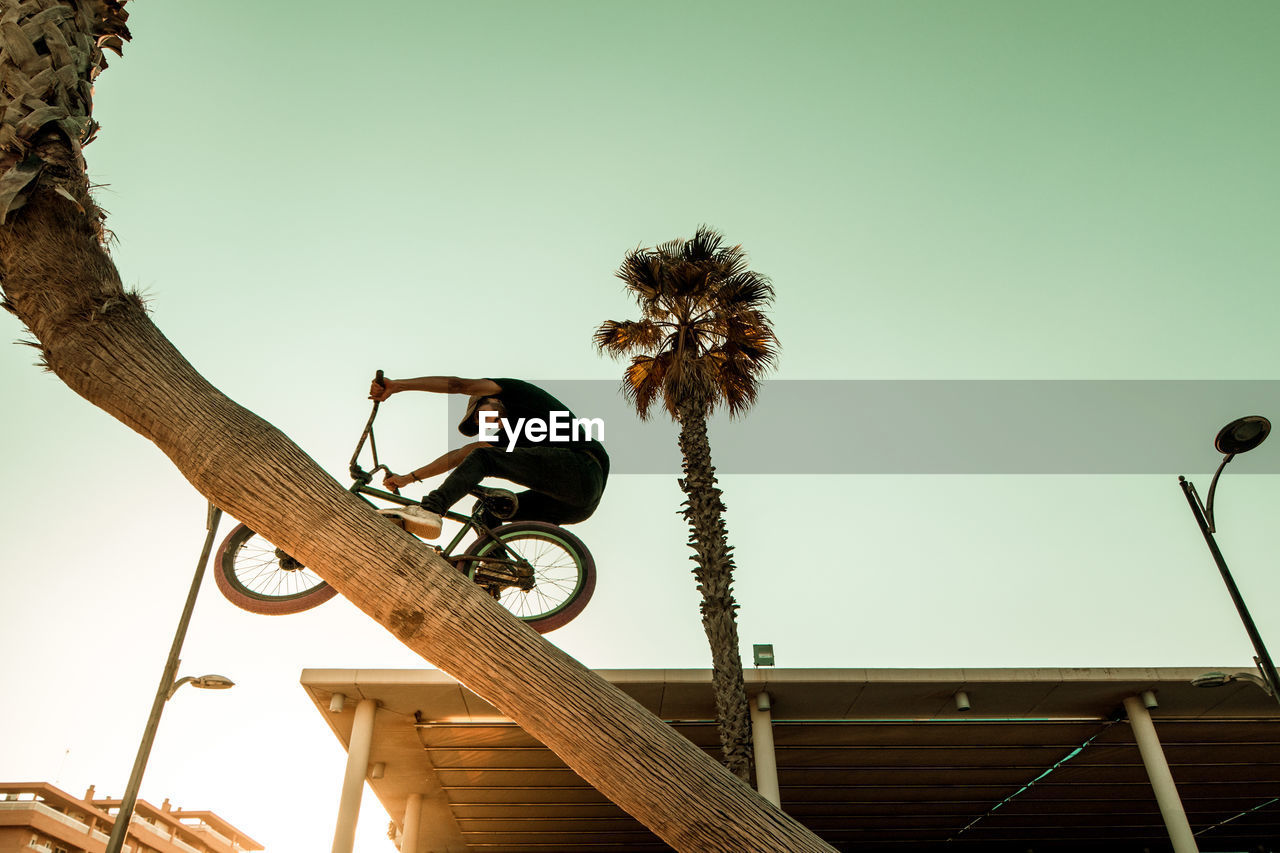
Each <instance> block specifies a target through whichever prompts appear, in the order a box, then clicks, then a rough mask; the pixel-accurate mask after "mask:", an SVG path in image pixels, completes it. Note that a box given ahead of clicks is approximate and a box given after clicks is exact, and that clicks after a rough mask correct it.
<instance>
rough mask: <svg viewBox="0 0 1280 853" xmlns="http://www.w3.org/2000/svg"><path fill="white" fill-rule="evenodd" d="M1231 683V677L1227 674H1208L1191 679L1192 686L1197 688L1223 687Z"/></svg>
mask: <svg viewBox="0 0 1280 853" xmlns="http://www.w3.org/2000/svg"><path fill="white" fill-rule="evenodd" d="M1230 681H1231V676H1229V675H1227V674H1226V673H1225V672H1206V673H1205V674H1204V675H1197V676H1196V677H1195V678H1193V679H1191V684H1192V685H1193V686H1195V687H1221V686H1222V685H1224V684H1228V683H1230Z"/></svg>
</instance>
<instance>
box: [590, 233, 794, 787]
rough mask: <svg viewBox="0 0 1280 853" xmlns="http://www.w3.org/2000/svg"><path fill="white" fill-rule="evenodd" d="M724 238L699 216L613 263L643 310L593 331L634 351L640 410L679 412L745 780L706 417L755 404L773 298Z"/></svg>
mask: <svg viewBox="0 0 1280 853" xmlns="http://www.w3.org/2000/svg"><path fill="white" fill-rule="evenodd" d="M723 242H724V238H723V237H722V236H721V235H720V234H718V233H716V232H715V231H713V230H711V229H710V228H707V227H706V226H705V225H704V226H702V227H700V228H699V229H698V230H697V233H695V234H694V235H693V238H692V239H690V240H685V241H680V240H673V241H671V242H668V243H664V244H662V245H661V246H658V247H656V248H654V249H635V250H633V251H631V252H629V253H628V254H627V256H626V258H625V259H624V260H623V262H622V266H621V267H620V268H619V269H618V272H617V275H618V278H620V279H622V280H623V281H624V282H626V289H627V290H628V291H629V292H630V293H631V295H632V296H634V297H635V299H636V302H637V304H638V305H639V307H640V319H639V320H626V321H621V322H619V321H615V320H608V321H606V322H604V323H603V324H601V326H600V328H599V329H597V330H596V334H595V342H596V346H597V348H599V349H600V350H601V351H602V352H607V353H609V354H610V355H612V356H614V357H618V356H625V355H631V364H630V365H629V366H628V367H627V371H626V374H625V375H624V377H623V384H622V387H623V391H624V392H625V393H626V395H627V398H628V399H629V400H630V401H631V403H632V404H633V405H634V406H635V409H636V412H637V413H638V414H639V415H640V417H641V419H647V418H648V417H649V413H650V411H651V410H652V408H653V405H654V403H656V402H658V401H661V402H662V404H663V406H664V407H665V408H666V410H667V413H668V414H669V415H670V416H671V417H672V418H674V419H675V420H676V421H677V422H678V423H679V424H680V438H679V442H680V453H681V455H682V456H683V458H684V464H683V468H684V477H683V478H681V479H680V481H679V482H680V488H681V489H682V490H683V491H684V494H685V501H684V517H685V519H686V520H687V521H688V522H689V546H690V547H691V548H692V549H693V557H691V558H690V559H692V560H693V562H694V565H695V568H694V570H693V574H694V577H695V578H697V581H698V591H699V592H701V593H702V627H703V629H704V630H705V631H706V633H707V642H708V643H710V644H711V661H712V670H713V672H712V683H713V686H714V690H715V697H716V710H717V713H718V715H719V723H720V746H721V749H722V750H723V752H724V761H725V765H726V766H727V767H728V768H729V770H731V771H732V772H733V773H734V774H735V775H736V776H738V777H739V778H741V779H744V780H746V779H749V778H750V774H751V717H750V710H749V708H748V706H747V693H746V687H745V685H744V684H743V680H742V658H741V656H740V654H739V652H738V624H737V618H736V611H737V609H738V605H737V603H736V602H734V600H733V553H732V551H733V548H732V546H730V545H729V541H728V535H727V533H726V530H725V524H724V510H725V505H724V502H723V501H722V500H721V499H720V495H721V491H720V489H719V488H718V487H717V486H716V469H715V467H714V466H712V464H711V445H710V443H709V441H708V439H707V417H708V416H709V415H710V414H711V412H712V410H713V409H714V408H715V407H716V406H717V405H720V404H723V405H724V406H725V407H726V408H727V409H728V410H729V414H730V415H731V416H737V415H741V414H743V413H744V412H746V411H747V409H749V408H750V407H751V404H752V403H754V402H755V399H756V393H757V391H758V389H759V384H760V377H761V375H762V374H763V373H764V372H765V371H766V370H768V369H770V368H771V367H772V366H773V363H774V360H775V358H776V356H777V352H778V341H777V338H776V337H774V334H773V327H772V325H771V324H770V322H769V318H768V317H767V316H765V314H764V311H763V309H764V308H765V307H766V306H767V305H769V303H770V302H772V301H773V288H772V287H771V286H770V285H769V281H768V279H766V278H765V277H764V276H762V275H760V274H758V273H755V272H752V271H751V270H749V269H747V257H746V254H745V253H744V252H743V251H742V247H741V246H724V245H723Z"/></svg>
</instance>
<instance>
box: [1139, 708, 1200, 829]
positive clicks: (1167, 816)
mask: <svg viewBox="0 0 1280 853" xmlns="http://www.w3.org/2000/svg"><path fill="white" fill-rule="evenodd" d="M1124 710H1125V713H1126V714H1128V715H1129V726H1130V728H1132V729H1133V738H1134V740H1136V741H1137V742H1138V752H1139V753H1140V754H1141V755H1142V763H1143V764H1144V765H1146V768H1147V778H1148V779H1150V780H1151V788H1152V790H1154V791H1155V794H1156V804H1157V805H1159V806H1160V814H1161V815H1162V816H1163V817H1164V825H1165V829H1167V830H1168V831H1169V840H1170V841H1172V842H1173V853H1199V851H1200V848H1199V847H1197V846H1196V839H1195V836H1194V835H1192V834H1191V824H1189V823H1188V822H1187V813H1186V811H1184V810H1183V808H1182V799H1181V798H1180V797H1179V796H1178V789H1177V787H1176V786H1175V785H1174V784H1173V774H1172V773H1170V772H1169V762H1168V761H1166V760H1165V757H1164V750H1163V749H1161V748H1160V739H1159V738H1158V737H1156V727H1155V724H1154V723H1152V722H1151V714H1149V713H1148V712H1147V709H1146V706H1144V705H1143V704H1142V700H1141V699H1139V698H1138V697H1137V696H1129V697H1128V698H1126V699H1125V700H1124Z"/></svg>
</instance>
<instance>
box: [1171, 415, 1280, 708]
mask: <svg viewBox="0 0 1280 853" xmlns="http://www.w3.org/2000/svg"><path fill="white" fill-rule="evenodd" d="M1269 432H1271V421H1269V420H1267V419H1266V418H1264V417H1261V416H1260V415H1250V416H1249V417H1245V418H1237V419H1236V420H1234V421H1232V422H1231V423H1229V424H1227V425H1226V426H1224V427H1223V428H1222V429H1221V430H1219V431H1218V436H1217V438H1215V439H1214V440H1213V446H1214V447H1216V448H1217V449H1218V452H1219V453H1221V454H1223V457H1222V464H1220V465H1219V466H1218V470H1217V471H1215V472H1214V474H1213V482H1211V483H1210V484H1209V500H1208V501H1207V502H1206V503H1201V502H1200V495H1198V494H1196V487H1195V486H1194V485H1193V484H1192V483H1191V482H1190V481H1189V480H1188V479H1187V478H1186V477H1182V476H1179V477H1178V484H1179V485H1180V486H1182V492H1183V494H1184V495H1186V498H1187V503H1188V504H1189V505H1190V506H1191V513H1192V515H1194V516H1195V517H1196V523H1197V524H1199V525H1200V532H1201V533H1203V534H1204V541H1205V543H1206V544H1207V545H1208V546H1209V553H1210V554H1212V555H1213V560H1214V562H1215V563H1217V564H1218V571H1219V572H1221V573H1222V580H1223V582H1224V583H1226V585H1227V592H1229V593H1230V594H1231V601H1232V602H1234V603H1235V606H1236V611H1237V612H1238V613H1239V614H1240V621H1241V622H1243V623H1244V629H1245V631H1246V632H1247V633H1248V634H1249V640H1250V641H1251V642H1252V643H1253V650H1254V651H1255V652H1256V653H1257V654H1256V655H1255V657H1254V659H1253V660H1254V663H1256V664H1257V665H1258V670H1259V671H1260V672H1261V673H1262V677H1261V679H1258V677H1257V676H1255V675H1253V674H1252V673H1236V674H1234V675H1227V674H1225V673H1220V672H1213V673H1206V674H1205V675H1202V676H1200V677H1199V678H1197V679H1195V680H1194V681H1192V684H1195V685H1196V686H1197V687H1218V686H1220V685H1223V684H1226V683H1228V682H1230V681H1236V680H1240V681H1249V682H1251V683H1254V684H1258V686H1259V687H1261V688H1262V689H1263V690H1265V691H1266V692H1267V693H1269V694H1271V696H1272V697H1274V698H1276V699H1277V700H1280V694H1278V693H1277V687H1278V686H1280V677H1277V675H1276V667H1275V664H1273V663H1272V662H1271V655H1269V654H1267V647H1266V646H1265V645H1263V642H1262V636H1261V635H1260V634H1259V633H1258V628H1257V626H1256V625H1254V624H1253V617H1252V616H1250V615H1249V608H1247V607H1245V604H1244V599H1243V598H1242V597H1241V596H1240V590H1239V588H1238V587H1236V582H1235V580H1234V579H1233V578H1232V577H1231V571H1230V570H1229V569H1228V568H1227V561H1226V560H1224V559H1223V557H1222V552H1221V551H1220V550H1218V543H1217V541H1215V540H1214V538H1213V534H1214V533H1215V532H1216V527H1215V526H1214V521H1213V496H1214V492H1215V491H1216V490H1217V488H1218V478H1219V477H1221V476H1222V469H1223V468H1226V467H1227V463H1228V462H1230V461H1231V460H1232V459H1234V458H1235V457H1236V455H1237V454H1240V453H1247V452H1248V451H1250V450H1253V449H1254V448H1255V447H1257V446H1258V445H1259V444H1262V442H1264V441H1266V438H1267V434H1268V433H1269Z"/></svg>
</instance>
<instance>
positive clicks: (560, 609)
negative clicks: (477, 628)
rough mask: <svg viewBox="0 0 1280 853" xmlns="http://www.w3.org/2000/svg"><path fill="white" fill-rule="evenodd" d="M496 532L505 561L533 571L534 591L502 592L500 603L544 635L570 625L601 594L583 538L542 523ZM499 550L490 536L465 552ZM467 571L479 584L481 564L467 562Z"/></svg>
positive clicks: (506, 526)
mask: <svg viewBox="0 0 1280 853" xmlns="http://www.w3.org/2000/svg"><path fill="white" fill-rule="evenodd" d="M493 532H494V535H495V536H497V537H498V538H499V539H500V540H502V545H503V550H504V551H505V554H504V557H505V558H506V559H519V560H523V561H524V562H526V563H528V564H529V566H530V567H531V568H532V570H533V578H532V585H531V586H532V588H530V589H527V590H526V589H521V588H520V587H518V586H507V587H505V588H500V589H499V590H498V594H497V596H496V598H497V599H498V603H500V604H501V605H502V606H503V607H505V608H507V609H508V610H510V611H511V612H512V614H514V615H515V617H516V618H518V619H520V620H522V621H524V622H526V623H528V625H529V627H531V628H533V629H534V630H535V631H537V632H538V633H539V634H545V633H547V632H548V631H554V630H555V629H556V628H561V627H563V626H565V625H567V624H568V623H569V622H570V621H571V620H572V619H573V618H574V617H575V616H577V615H578V614H579V613H581V612H582V609H583V608H584V607H586V606H587V602H589V601H590V600H591V595H592V594H593V593H594V592H595V590H596V563H595V560H594V559H593V558H592V556H591V552H590V551H588V550H587V546H586V545H584V544H582V540H581V539H579V538H578V537H577V536H574V535H573V534H572V533H570V532H569V531H567V530H565V529H564V528H563V527H559V526H558V525H555V524H547V523H546V522H542V521H516V522H513V523H511V524H504V525H503V526H501V527H498V528H496V529H494V531H493ZM495 549H497V545H496V543H494V541H493V540H492V539H489V538H487V537H486V538H485V539H483V540H477V541H476V542H475V543H473V544H472V545H471V547H470V548H469V549H468V550H467V552H466V553H467V554H468V555H470V556H484V555H486V554H493V553H494V551H495ZM464 568H465V571H466V573H467V576H468V577H470V578H471V579H472V580H475V579H476V572H477V571H478V570H479V569H480V561H478V560H468V561H466V565H465V567H464Z"/></svg>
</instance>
